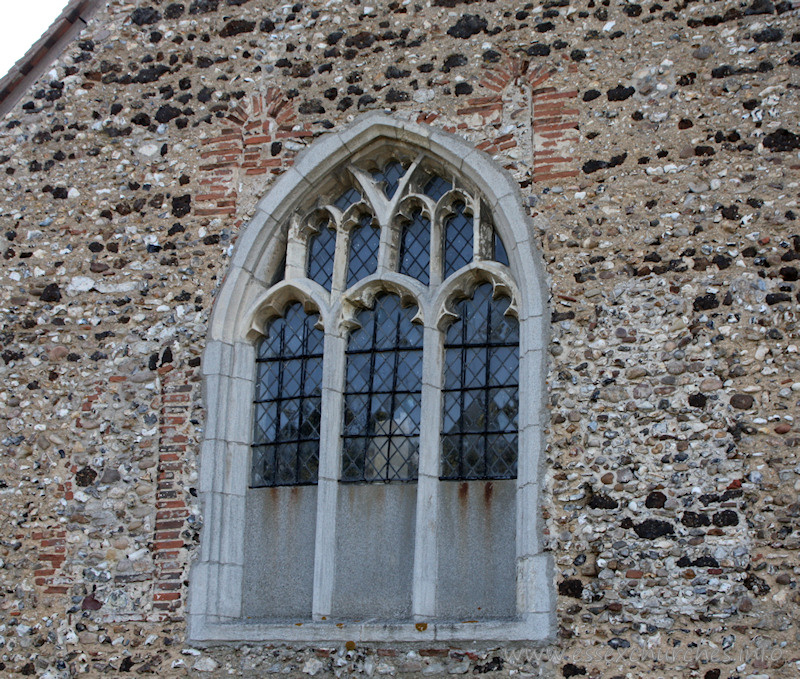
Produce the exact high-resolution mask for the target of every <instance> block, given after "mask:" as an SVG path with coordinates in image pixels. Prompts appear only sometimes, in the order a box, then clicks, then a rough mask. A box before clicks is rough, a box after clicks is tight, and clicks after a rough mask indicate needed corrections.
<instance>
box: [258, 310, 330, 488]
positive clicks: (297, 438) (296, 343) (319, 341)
mask: <svg viewBox="0 0 800 679" xmlns="http://www.w3.org/2000/svg"><path fill="white" fill-rule="evenodd" d="M315 323H316V316H309V315H308V314H306V312H305V311H303V307H302V305H301V304H299V303H294V304H292V305H291V306H289V308H288V309H287V310H286V313H285V315H284V316H283V318H277V319H275V320H273V321H272V322H271V323H270V324H269V327H268V328H267V335H266V337H264V338H263V339H262V340H261V342H260V343H259V345H258V349H257V354H256V355H257V358H256V362H257V375H256V391H255V410H254V413H253V419H254V422H253V445H252V451H253V456H252V457H253V460H252V470H251V479H250V485H251V486H252V487H254V488H258V487H264V486H292V485H302V484H310V483H316V482H317V467H318V465H319V426H320V409H321V393H322V345H323V333H322V331H321V330H319V329H317V328H315V327H314V324H315Z"/></svg>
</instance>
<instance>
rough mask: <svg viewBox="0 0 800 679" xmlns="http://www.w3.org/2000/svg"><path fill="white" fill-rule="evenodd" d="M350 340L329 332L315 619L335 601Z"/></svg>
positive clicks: (322, 419)
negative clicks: (343, 427) (347, 352)
mask: <svg viewBox="0 0 800 679" xmlns="http://www.w3.org/2000/svg"><path fill="white" fill-rule="evenodd" d="M346 344H347V342H346V340H345V338H344V337H341V336H339V335H338V334H336V333H333V332H326V333H325V346H324V356H325V358H324V362H323V366H322V413H321V416H320V441H319V473H318V482H317V520H316V533H315V535H316V537H315V545H314V592H313V597H312V604H311V612H312V616H313V618H314V619H315V620H321V619H323V618H325V617H328V616H330V615H331V607H332V602H333V586H334V582H335V575H336V564H335V556H336V509H337V498H338V492H339V468H340V466H341V462H340V458H341V430H342V417H343V412H344V392H343V385H344V370H345V348H346Z"/></svg>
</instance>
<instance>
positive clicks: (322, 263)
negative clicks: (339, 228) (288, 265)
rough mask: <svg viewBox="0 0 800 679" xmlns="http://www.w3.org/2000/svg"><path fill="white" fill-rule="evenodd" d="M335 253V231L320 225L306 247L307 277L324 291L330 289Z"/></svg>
mask: <svg viewBox="0 0 800 679" xmlns="http://www.w3.org/2000/svg"><path fill="white" fill-rule="evenodd" d="M335 252H336V231H334V230H333V229H330V228H328V226H327V225H321V226H320V228H319V232H317V233H315V234H314V235H313V236H312V237H311V239H310V242H309V245H308V277H309V278H310V279H311V280H312V281H316V282H317V283H319V284H320V285H321V286H322V287H324V288H325V289H326V290H330V289H331V279H332V277H333V256H334V253H335Z"/></svg>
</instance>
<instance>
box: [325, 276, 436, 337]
mask: <svg viewBox="0 0 800 679" xmlns="http://www.w3.org/2000/svg"><path fill="white" fill-rule="evenodd" d="M382 293H388V294H392V295H397V296H398V297H399V298H400V303H401V304H402V305H403V306H404V307H408V306H412V305H413V306H416V307H417V313H416V314H415V315H414V318H413V319H412V322H414V323H420V324H423V325H424V323H425V308H424V306H423V303H422V299H423V296H424V294H425V286H423V285H422V284H421V283H420V282H419V281H416V280H414V279H413V278H410V277H408V276H404V275H402V274H398V273H394V272H387V273H385V274H384V275H383V276H382V277H379V276H377V275H373V276H369V277H368V278H365V279H364V280H362V281H359V282H358V283H356V285H354V286H353V287H352V288H351V289H350V290H348V291H347V293H346V294H345V295H344V296H343V297H342V299H341V301H340V303H339V304H337V305H336V306H335V307H334V309H333V315H335V316H337V317H338V319H339V323H338V327H340V328H341V329H342V330H345V331H348V330H351V329H352V328H353V327H357V325H358V324H357V322H356V320H355V317H356V315H357V314H358V312H359V311H360V310H361V309H371V308H372V307H373V306H374V305H375V299H376V298H377V297H378V295H380V294H382Z"/></svg>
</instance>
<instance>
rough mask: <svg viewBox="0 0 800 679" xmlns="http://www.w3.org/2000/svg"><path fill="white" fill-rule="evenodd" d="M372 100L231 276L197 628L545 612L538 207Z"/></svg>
mask: <svg viewBox="0 0 800 679" xmlns="http://www.w3.org/2000/svg"><path fill="white" fill-rule="evenodd" d="M367 120H369V119H367ZM372 120H373V122H372V123H369V124H367V123H363V124H360V125H361V126H359V124H356V125H355V126H354V127H353V128H350V130H348V131H345V132H341V133H339V134H334V135H331V136H330V137H328V138H327V139H328V141H324V140H323V141H324V143H323V141H320V142H318V143H317V144H315V148H316V149H317V150H318V151H317V153H316V154H315V155H309V156H308V157H306V158H303V157H302V156H301V157H300V158H298V162H297V164H296V165H295V167H294V168H293V169H292V170H290V171H289V172H287V176H284V177H283V178H281V180H280V181H279V182H278V185H277V186H276V187H275V189H274V190H273V191H272V192H271V193H270V194H269V195H268V196H267V198H265V199H264V200H263V201H262V202H261V203H260V204H259V212H258V214H257V216H256V218H255V219H254V220H253V222H252V223H251V225H250V226H248V227H247V231H246V232H245V234H243V235H242V236H240V241H239V243H238V245H237V250H236V253H235V255H234V260H233V263H232V268H231V272H230V274H229V275H228V277H227V279H226V283H225V285H224V286H223V289H222V291H221V292H220V295H219V299H218V301H217V305H216V307H215V312H214V317H213V319H212V324H211V329H210V331H209V334H210V341H209V346H208V349H207V351H206V357H205V362H204V368H205V373H206V387H207V389H206V393H207V398H208V406H209V421H208V423H207V424H208V426H207V431H206V443H205V446H204V452H203V458H202V461H201V474H202V479H201V491H202V493H203V499H204V502H205V517H206V523H205V526H206V527H205V529H204V537H203V552H202V555H201V559H200V561H199V563H198V564H197V565H196V566H195V569H194V571H193V580H192V590H191V591H192V609H191V613H190V626H191V638H192V639H197V640H232V639H261V640H267V639H270V640H284V641H291V640H303V639H315V640H322V639H327V640H346V639H349V638H351V637H353V635H357V636H358V638H359V639H362V640H374V641H380V640H395V641H396V640H404V641H427V640H431V639H440V640H441V639H453V640H457V639H462V640H465V639H471V638H482V639H497V640H511V639H514V640H533V639H541V638H544V637H546V636H548V635H549V634H550V632H551V623H550V616H551V612H552V597H551V592H550V589H551V585H550V584H549V582H548V578H549V575H548V573H549V571H548V566H547V564H548V558H547V556H546V555H544V554H543V553H541V548H540V546H539V538H538V530H537V521H538V518H537V515H538V487H539V482H538V458H539V451H540V447H541V444H540V442H541V437H542V434H541V432H542V429H541V424H540V423H541V421H542V419H541V413H542V411H543V409H544V392H543V370H542V365H543V362H544V361H543V348H544V347H543V344H544V339H545V337H546V328H547V321H546V319H547V316H546V312H545V306H544V302H543V295H544V291H543V289H542V283H541V277H540V275H539V273H538V271H539V269H538V267H539V262H538V259H537V257H538V255H537V253H536V251H535V248H534V247H533V245H532V244H531V242H530V232H529V229H528V221H527V217H526V215H525V214H524V212H523V211H522V209H521V207H520V201H519V199H518V197H517V193H516V188H515V186H514V184H513V182H512V181H511V180H510V179H509V178H508V176H507V175H505V174H503V173H502V172H500V171H499V170H498V169H497V168H496V167H495V166H494V165H493V164H491V163H490V162H489V161H488V160H487V159H486V158H485V157H484V156H483V155H481V154H478V152H476V151H474V150H472V149H470V148H469V147H468V146H467V145H465V144H464V143H463V142H461V141H458V140H457V139H455V138H452V137H449V136H446V135H444V134H443V133H440V132H436V131H433V130H428V129H427V128H422V127H421V126H418V125H413V124H411V123H407V122H401V121H395V120H393V119H391V118H386V117H382V116H379V117H376V118H373V119H372ZM400 131H402V135H400V134H399V132H400ZM397 137H401V138H402V139H403V141H402V142H400V141H398V140H397ZM309 153H310V152H309ZM248 402H251V403H253V405H252V407H248V405H247V404H248ZM254 620H257V621H259V622H248V621H254ZM365 620H367V621H368V620H377V621H384V622H386V621H388V622H391V623H392V627H391V628H387V627H386V626H385V624H384V623H382V622H375V623H371V622H364V621H365ZM465 620H469V621H471V622H469V623H465V622H463V621H465ZM295 623H298V624H295ZM299 623H302V625H300V624H299Z"/></svg>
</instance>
